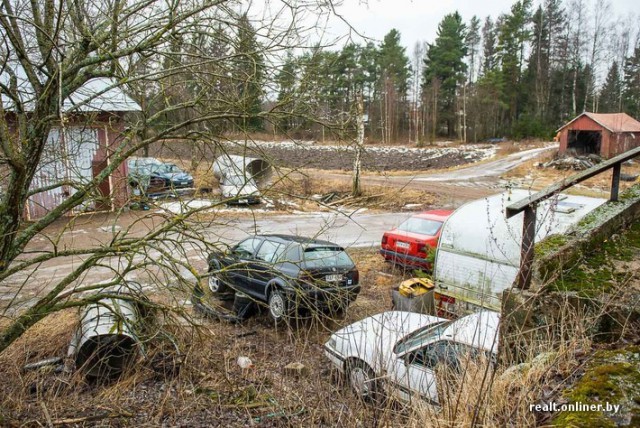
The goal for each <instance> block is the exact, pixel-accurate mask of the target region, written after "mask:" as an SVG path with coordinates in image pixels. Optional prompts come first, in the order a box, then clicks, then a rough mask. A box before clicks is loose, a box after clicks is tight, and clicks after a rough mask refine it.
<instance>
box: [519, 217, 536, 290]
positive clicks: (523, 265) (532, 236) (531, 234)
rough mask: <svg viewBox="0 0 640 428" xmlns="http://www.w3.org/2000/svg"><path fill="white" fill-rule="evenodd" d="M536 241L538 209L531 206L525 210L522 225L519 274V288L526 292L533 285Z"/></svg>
mask: <svg viewBox="0 0 640 428" xmlns="http://www.w3.org/2000/svg"><path fill="white" fill-rule="evenodd" d="M535 240H536V209H535V207H533V206H531V205H529V206H527V207H526V208H525V209H524V221H523V224H522V247H521V251H520V272H518V283H517V284H518V288H520V289H522V290H526V289H528V288H529V285H530V284H531V268H532V267H533V250H534V247H535V243H536V242H535Z"/></svg>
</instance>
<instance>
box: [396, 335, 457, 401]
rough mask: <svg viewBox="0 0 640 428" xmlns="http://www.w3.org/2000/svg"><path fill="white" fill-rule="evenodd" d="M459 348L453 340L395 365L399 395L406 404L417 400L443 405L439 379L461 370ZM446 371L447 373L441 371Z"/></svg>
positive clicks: (406, 356) (423, 349)
mask: <svg viewBox="0 0 640 428" xmlns="http://www.w3.org/2000/svg"><path fill="white" fill-rule="evenodd" d="M456 352H457V348H456V346H455V344H454V343H453V342H451V341H449V340H437V341H435V342H431V343H429V344H427V345H425V346H422V347H421V348H419V349H416V350H413V351H410V352H408V353H406V354H404V355H402V356H401V357H400V358H397V359H396V361H395V367H394V369H393V377H394V378H395V382H396V384H397V391H395V393H396V395H398V397H399V398H400V399H402V400H405V401H409V402H411V401H413V400H415V399H416V398H419V399H421V400H424V401H427V402H429V403H432V404H437V403H439V397H438V382H439V381H442V380H443V379H440V380H439V379H438V378H437V375H438V374H441V373H442V372H446V370H448V369H451V370H455V369H457V364H458V362H457V361H458V360H457V356H456ZM436 367H438V368H440V367H442V369H443V370H437V371H436Z"/></svg>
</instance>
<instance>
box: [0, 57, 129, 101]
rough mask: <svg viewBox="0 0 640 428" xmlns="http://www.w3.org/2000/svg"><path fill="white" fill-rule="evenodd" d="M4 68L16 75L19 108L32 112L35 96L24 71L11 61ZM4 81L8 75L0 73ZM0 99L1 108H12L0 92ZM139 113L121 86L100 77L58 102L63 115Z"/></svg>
mask: <svg viewBox="0 0 640 428" xmlns="http://www.w3.org/2000/svg"><path fill="white" fill-rule="evenodd" d="M6 67H10V68H11V69H12V72H13V74H14V75H15V76H16V80H17V82H16V84H17V88H18V97H19V98H20V101H21V102H22V104H23V108H24V109H25V110H26V111H33V109H34V103H35V93H34V90H33V87H32V86H31V84H30V83H29V80H28V79H27V76H26V73H25V72H24V69H23V68H22V67H21V66H20V65H18V64H15V63H11V62H8V63H7V64H6ZM8 81H9V75H8V73H0V82H2V83H4V84H8ZM0 96H1V97H2V104H3V107H4V109H5V110H6V111H13V110H14V109H15V107H14V105H13V100H12V99H11V98H10V97H8V96H7V95H6V94H4V93H2V94H0ZM140 110H141V108H140V106H139V105H138V103H137V102H135V101H134V100H133V99H132V98H131V97H129V96H128V95H127V94H126V93H125V92H124V91H123V86H122V85H119V84H118V83H117V82H116V81H115V80H114V79H110V78H104V77H101V78H94V79H91V80H88V81H87V82H85V83H84V84H83V85H82V86H81V87H80V88H78V90H76V91H75V92H74V93H73V94H71V96H69V97H68V98H66V99H65V100H64V102H63V103H62V111H63V112H64V113H74V112H75V113H87V112H127V111H140Z"/></svg>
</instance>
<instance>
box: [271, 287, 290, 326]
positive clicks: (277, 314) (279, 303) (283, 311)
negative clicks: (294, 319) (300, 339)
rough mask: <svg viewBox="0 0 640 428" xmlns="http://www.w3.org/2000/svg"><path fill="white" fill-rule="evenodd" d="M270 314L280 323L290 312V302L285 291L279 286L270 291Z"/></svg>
mask: <svg viewBox="0 0 640 428" xmlns="http://www.w3.org/2000/svg"><path fill="white" fill-rule="evenodd" d="M268 303H269V315H270V316H271V318H272V319H273V320H274V321H275V322H276V323H280V322H282V321H284V320H285V319H286V318H287V315H288V314H289V308H288V306H289V305H288V302H287V298H286V297H285V295H284V293H283V292H282V291H281V290H279V289H278V288H274V289H273V290H271V293H269V301H268Z"/></svg>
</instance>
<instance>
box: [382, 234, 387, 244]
mask: <svg viewBox="0 0 640 428" xmlns="http://www.w3.org/2000/svg"><path fill="white" fill-rule="evenodd" d="M386 243H387V235H382V245H384V244H386Z"/></svg>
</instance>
